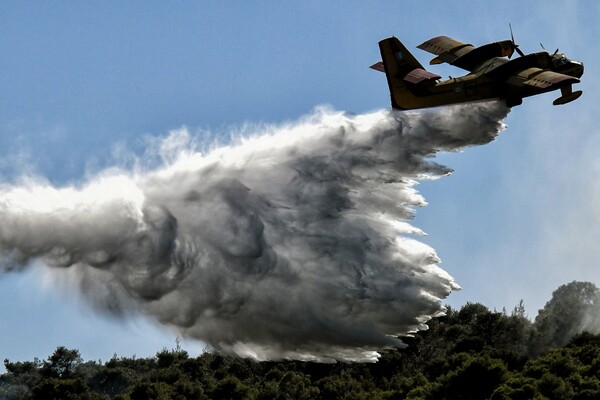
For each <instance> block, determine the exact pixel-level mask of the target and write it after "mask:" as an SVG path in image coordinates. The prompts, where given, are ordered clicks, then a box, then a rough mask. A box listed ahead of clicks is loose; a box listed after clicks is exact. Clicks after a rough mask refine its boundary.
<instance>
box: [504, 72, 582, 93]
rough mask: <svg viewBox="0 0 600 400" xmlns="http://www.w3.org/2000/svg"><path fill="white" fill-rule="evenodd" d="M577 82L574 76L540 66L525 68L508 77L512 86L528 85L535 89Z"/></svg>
mask: <svg viewBox="0 0 600 400" xmlns="http://www.w3.org/2000/svg"><path fill="white" fill-rule="evenodd" d="M577 82H579V79H577V78H575V77H574V76H570V75H565V74H560V73H558V72H554V71H549V70H544V69H541V68H527V69H525V70H523V71H520V72H518V73H517V74H515V75H513V76H512V77H510V78H509V79H508V83H509V84H512V85H514V86H529V87H532V88H537V89H551V88H559V87H561V86H564V85H569V84H573V83H577Z"/></svg>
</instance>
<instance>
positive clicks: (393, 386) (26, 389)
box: [0, 282, 600, 400]
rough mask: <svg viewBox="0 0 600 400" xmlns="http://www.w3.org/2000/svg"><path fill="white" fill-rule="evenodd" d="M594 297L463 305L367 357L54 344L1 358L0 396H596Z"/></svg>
mask: <svg viewBox="0 0 600 400" xmlns="http://www.w3.org/2000/svg"><path fill="white" fill-rule="evenodd" d="M599 299H600V297H599V296H598V289H597V288H596V287H595V286H594V285H593V284H590V283H586V282H583V283H582V282H572V283H570V284H568V285H563V286H561V287H560V288H559V289H557V291H555V292H554V294H553V298H552V300H550V301H549V302H548V304H547V305H546V307H545V308H544V309H543V310H541V311H540V313H539V315H538V317H537V318H536V319H535V321H534V322H531V321H530V320H529V319H528V318H527V316H526V314H525V308H524V306H523V303H522V302H521V303H520V304H519V305H518V306H517V307H515V309H514V310H513V312H512V313H511V314H510V315H508V314H507V313H506V312H494V311H490V310H489V309H488V308H486V307H485V306H483V305H481V304H476V303H468V304H466V305H465V306H463V307H462V308H461V309H460V310H452V309H448V312H447V315H446V316H445V317H441V318H437V319H434V320H433V321H431V322H430V323H429V326H430V329H429V330H428V331H425V332H422V333H420V334H417V335H416V336H414V337H408V338H403V340H404V341H406V342H407V343H408V344H409V347H408V348H406V349H402V350H390V351H387V352H385V353H384V354H382V357H381V359H380V360H379V362H378V363H374V364H341V363H338V364H315V363H307V362H297V361H282V362H260V363H259V362H253V361H250V360H244V359H238V358H233V357H228V356H224V355H220V354H216V353H214V352H205V353H203V354H201V355H199V356H198V357H190V356H189V355H188V353H186V352H185V351H183V350H181V348H180V347H179V345H177V347H176V348H175V349H173V350H167V349H163V350H162V351H159V352H158V353H157V354H156V356H155V357H151V358H135V357H133V358H126V357H117V356H114V357H113V358H112V359H111V360H109V361H107V362H106V363H100V362H84V361H83V360H82V359H81V357H80V355H79V352H78V351H77V350H71V349H67V348H65V347H58V348H57V349H56V351H55V352H54V353H53V354H52V355H50V356H49V357H48V358H47V359H46V360H44V361H40V360H38V359H35V360H33V361H24V362H12V361H10V360H5V361H4V366H5V368H6V372H5V373H4V374H2V375H0V399H121V400H137V399H257V400H262V399H279V400H284V399H290V400H291V399H330V398H335V399H348V400H350V399H351V400H355V399H356V400H358V399H368V400H383V399H387V400H395V399H413V400H416V399H433V400H436V399H438V400H445V399H492V400H506V399H517V400H518V399H523V400H525V399H572V400H588V399H598V398H600V335H595V334H592V333H589V332H581V328H582V326H585V325H584V324H585V323H587V324H588V325H587V326H591V325H590V321H594V318H593V317H590V316H589V315H588V314H589V312H590V310H592V307H593V306H594V305H597V304H600V303H598V300H599ZM573 316H579V317H582V318H584V319H585V321H587V322H585V321H584V323H582V322H581V321H577V320H576V319H575V318H573ZM563 330H564V331H568V332H570V334H569V335H565V332H563ZM573 335H574V336H573Z"/></svg>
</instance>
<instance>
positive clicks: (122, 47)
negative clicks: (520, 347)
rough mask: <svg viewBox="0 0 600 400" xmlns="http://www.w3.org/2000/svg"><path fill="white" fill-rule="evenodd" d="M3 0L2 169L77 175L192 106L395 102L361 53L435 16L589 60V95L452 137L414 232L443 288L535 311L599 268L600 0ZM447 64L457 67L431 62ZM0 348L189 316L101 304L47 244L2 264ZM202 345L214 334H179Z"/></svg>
mask: <svg viewBox="0 0 600 400" xmlns="http://www.w3.org/2000/svg"><path fill="white" fill-rule="evenodd" d="M413 3H414V4H412V3H409V2H392V1H380V2H364V1H362V2H360V1H345V2H327V3H323V2H317V1H303V2H295V3H291V2H287V3H285V4H284V3H278V2H270V1H259V2H252V3H249V2H191V1H189V2H188V1H181V2H177V3H160V2H135V1H131V2H95V1H91V2H85V3H82V2H74V1H73V2H71V1H65V2H60V3H48V2H39V3H37V4H34V3H23V2H10V1H9V2H3V3H2V4H0V38H2V39H0V54H2V56H1V57H0V71H1V72H2V73H1V74H0V90H1V92H2V96H0V150H1V151H0V180H2V181H4V182H7V183H14V182H18V181H19V179H21V178H22V177H23V176H32V175H33V176H38V177H43V178H44V179H46V180H48V181H49V182H51V183H52V184H53V185H56V186H65V185H77V184H80V183H82V182H84V181H85V180H86V178H87V177H89V176H93V175H94V174H95V173H97V172H98V171H102V170H104V169H106V168H110V167H112V166H121V165H125V164H127V160H128V157H129V155H131V154H135V155H138V156H140V157H142V156H143V155H144V152H145V149H146V148H147V145H148V142H149V141H151V140H152V138H161V137H165V136H167V135H168V134H169V132H170V131H172V130H176V129H178V128H181V127H183V126H185V127H187V128H188V129H189V130H191V131H193V132H196V133H197V137H198V138H200V139H201V140H205V141H206V143H213V142H214V141H215V139H218V140H219V141H223V142H226V141H227V140H228V139H229V134H230V132H232V131H236V129H239V128H240V127H241V126H243V125H244V124H246V123H283V122H286V121H294V120H297V119H299V118H301V117H302V116H303V115H307V114H309V113H311V112H312V111H313V110H314V109H315V107H317V106H320V105H324V104H325V105H329V106H331V107H332V108H334V109H336V110H340V111H344V112H347V113H349V114H363V113H369V112H372V111H374V110H380V109H386V108H389V107H390V104H389V93H388V89H387V84H386V82H385V77H384V76H383V75H382V74H380V73H377V72H375V71H373V70H370V69H369V68H368V66H369V65H371V64H373V63H374V62H376V61H378V60H379V59H380V56H379V49H378V46H377V42H378V41H379V40H381V39H383V38H386V37H389V36H392V35H393V36H397V37H398V38H400V39H401V40H402V41H403V43H404V44H405V45H406V46H407V47H408V48H409V49H414V52H413V54H414V55H415V56H416V57H417V58H418V59H419V60H420V61H421V63H422V64H424V65H427V64H428V60H429V59H430V57H431V55H429V54H428V53H425V52H422V51H420V50H418V49H416V48H415V47H416V46H417V45H419V44H420V43H422V42H423V41H425V40H427V39H429V38H431V37H434V36H438V35H447V36H451V37H453V38H455V39H458V40H461V41H464V42H469V43H472V44H474V45H482V44H485V43H488V42H492V41H497V40H503V39H507V38H509V37H510V32H509V30H508V23H509V22H510V23H512V27H513V30H514V34H515V38H516V40H517V42H518V43H519V44H520V46H521V49H522V50H523V51H524V52H526V53H528V52H534V51H540V50H541V48H540V43H543V45H544V46H545V47H546V49H548V50H549V51H553V50H554V49H555V48H557V47H558V48H560V51H562V52H565V54H566V55H567V56H568V57H570V58H573V59H575V60H580V61H582V62H583V63H584V64H585V74H584V76H583V78H582V83H581V84H579V85H578V86H579V88H580V89H582V90H583V91H584V94H583V96H582V97H581V98H580V99H579V100H578V101H576V102H573V103H571V104H567V105H565V106H562V107H555V106H552V100H553V99H554V98H555V97H557V96H558V94H557V93H556V92H553V93H550V94H545V95H541V96H537V97H534V98H528V99H525V100H524V103H523V105H522V106H519V107H515V108H514V109H513V110H512V111H511V113H510V114H509V115H508V118H507V119H506V121H505V122H506V124H507V125H508V128H507V129H506V131H504V132H503V133H502V134H501V135H500V137H499V138H498V139H497V140H496V141H494V142H492V143H490V144H488V145H485V146H480V147H476V148H470V149H467V150H465V151H464V152H461V153H452V154H440V155H438V157H437V161H438V162H440V163H442V164H445V165H447V166H449V167H451V168H452V169H454V170H455V172H454V173H453V174H452V175H451V176H449V177H444V178H442V179H439V180H435V181H423V182H421V184H420V185H419V186H418V190H419V191H420V192H421V193H422V194H423V195H424V196H425V198H426V199H427V201H428V203H429V205H428V206H426V207H423V208H420V209H418V210H417V214H416V219H415V221H414V222H413V224H414V225H415V226H417V227H418V228H420V229H422V230H424V231H425V232H426V233H427V234H428V236H426V237H424V238H420V240H422V241H424V242H425V243H427V244H429V245H430V246H432V247H433V248H435V249H436V251H437V253H438V255H439V257H440V258H441V259H442V264H441V266H442V268H444V269H445V270H446V271H448V272H449V273H450V274H451V275H452V276H453V277H454V278H455V279H456V281H457V282H458V284H460V285H461V286H462V288H463V289H462V291H460V292H455V293H452V294H451V295H450V297H449V298H448V299H447V301H446V302H447V304H449V305H450V306H452V307H460V306H461V305H462V304H465V303H466V302H468V301H470V302H481V303H483V304H484V305H486V306H488V307H490V308H492V309H494V308H495V309H497V310H501V309H502V308H503V307H505V308H506V309H507V310H509V311H510V310H511V309H512V308H513V307H514V306H515V305H517V304H518V303H519V301H520V300H523V301H524V304H525V307H526V310H527V312H528V314H529V316H530V317H535V315H536V314H537V310H538V309H539V308H541V307H543V305H544V304H545V302H546V301H548V300H549V299H550V296H551V293H552V291H553V290H554V289H556V288H557V287H558V286H560V285H561V284H564V283H568V282H570V281H573V280H584V281H591V282H594V283H596V284H597V285H600V273H599V271H598V269H597V268H598V265H599V264H600V246H598V245H597V243H598V241H599V239H600V235H599V233H600V230H599V226H600V207H599V206H598V204H600V202H599V201H600V184H599V183H598V182H599V179H598V176H599V174H600V162H599V161H598V159H597V157H596V156H595V154H596V152H597V149H598V148H600V137H599V136H598V135H597V133H598V130H599V129H598V128H597V125H596V124H595V118H597V107H596V104H597V99H598V83H599V80H598V78H597V76H598V74H597V69H598V66H597V65H598V62H599V61H600V60H599V50H598V49H597V46H595V45H593V41H592V38H596V37H599V35H600V32H598V30H599V29H600V28H598V24H597V23H596V22H597V21H598V17H600V5H599V4H598V3H597V2H594V1H530V2H527V3H525V4H523V3H522V2H517V1H503V2H497V3H492V2H485V3H484V2H478V1H461V2H452V1H450V2H439V4H432V3H427V4H425V3H423V4H417V2H413ZM430 70H432V71H434V72H436V73H439V74H440V75H443V76H447V75H452V76H458V75H460V74H461V71H460V70H458V69H454V68H452V67H448V66H433V67H431V68H430ZM0 302H1V304H2V306H1V307H0V321H2V322H1V323H0V357H1V358H2V359H4V358H9V359H11V360H31V359H33V358H34V357H39V358H42V359H43V358H46V357H47V356H48V355H50V354H51V353H52V352H53V351H54V349H55V348H56V347H57V346H61V345H64V346H67V347H69V348H77V349H79V350H80V352H81V354H82V356H83V357H84V358H85V359H95V360H97V359H101V360H108V359H110V358H111V357H112V356H113V354H117V355H119V356H132V355H137V356H149V355H153V354H155V353H156V352H157V351H159V350H160V349H162V348H164V347H166V348H173V347H174V346H175V340H176V336H177V334H176V333H174V332H171V331H169V330H167V329H165V328H163V327H160V326H158V325H157V324H155V323H154V322H152V321H151V320H149V319H145V318H143V317H134V318H129V319H126V320H125V319H119V318H115V317H109V316H105V315H100V314H98V313H95V312H93V311H92V310H91V309H90V307H89V306H88V305H87V304H86V303H85V302H84V301H82V299H81V297H80V296H79V295H78V294H77V292H76V291H75V290H72V289H70V288H68V287H65V286H62V285H56V284H55V283H54V281H53V280H51V279H48V269H47V268H46V267H44V266H43V265H40V264H39V263H37V264H35V265H31V266H30V267H29V268H27V269H26V270H25V271H23V272H14V273H9V274H4V275H2V276H0ZM183 346H184V348H186V349H187V350H188V351H189V352H190V353H192V354H197V353H198V352H200V351H202V348H203V346H202V344H201V343H199V342H194V341H190V340H184V341H183Z"/></svg>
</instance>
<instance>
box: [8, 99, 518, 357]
mask: <svg viewBox="0 0 600 400" xmlns="http://www.w3.org/2000/svg"><path fill="white" fill-rule="evenodd" d="M507 112H508V109H507V108H506V107H504V106H503V105H501V104H499V103H495V102H491V103H479V104H467V105H460V106H452V107H447V108H439V109H434V110H430V111H425V112H411V113H401V112H390V111H381V112H375V113H372V114H367V115H359V116H347V115H344V114H343V113H340V112H333V111H328V110H324V109H319V110H317V111H316V112H315V113H314V114H313V115H310V116H308V117H306V118H304V119H302V120H300V121H298V122H296V123H291V124H288V125H283V126H270V127H262V128H260V129H259V130H258V131H257V132H251V133H249V134H248V135H247V136H246V138H245V139H243V140H240V141H239V142H238V143H235V144H231V145H229V146H225V147H220V148H216V149H214V150H212V151H210V152H208V153H206V154H200V153H198V152H196V151H195V150H194V148H193V145H192V143H191V140H190V136H189V134H187V132H186V131H185V130H182V131H179V132H178V133H173V134H171V135H170V136H169V137H167V138H166V139H165V140H164V142H163V146H162V149H163V151H164V153H163V154H162V156H163V159H164V160H167V161H165V165H163V166H161V167H160V168H156V169H154V170H152V171H146V172H143V173H142V172H139V171H138V172H133V171H132V172H124V171H121V172H115V171H112V172H109V171H106V172H105V173H103V174H100V175H98V176H96V177H95V178H92V179H90V180H89V182H87V183H86V184H84V185H82V186H81V187H62V188H56V187H52V186H50V185H48V184H46V183H40V180H34V179H29V180H26V181H24V182H23V183H21V184H19V185H1V186H0V221H2V224H1V225H0V252H1V255H2V265H3V268H4V269H5V270H9V269H15V268H23V267H25V266H27V265H29V264H31V262H32V261H34V260H41V261H42V262H43V263H44V264H46V265H47V266H49V267H50V268H53V271H56V273H57V274H58V275H61V271H62V272H64V271H68V275H69V276H70V277H71V278H72V279H74V280H75V281H76V282H77V283H78V284H79V288H80V289H81V292H82V293H83V294H84V295H85V297H86V298H87V299H88V300H90V302H91V303H92V305H93V306H94V307H96V308H97V309H101V310H104V311H109V312H113V313H122V312H123V311H124V310H128V311H139V312H141V313H144V314H146V315H150V316H152V317H153V318H155V319H156V320H158V321H160V322H161V323H163V324H165V325H168V326H170V327H173V328H175V329H177V330H178V331H179V332H180V333H181V334H183V335H185V336H188V337H193V338H197V339H201V340H203V341H205V342H207V343H208V344H210V345H211V346H212V347H213V348H215V349H218V350H221V351H224V352H228V353H233V354H237V355H240V356H244V357H251V358H254V359H259V360H266V359H300V360H315V361H332V360H344V361H375V360H376V359H377V357H378V356H379V354H378V353H377V351H378V350H381V349H384V348H388V347H395V346H402V345H403V344H402V342H401V341H400V340H399V339H398V338H397V336H398V335H404V334H407V333H410V332H414V331H416V330H421V329H426V325H425V322H427V321H428V320H429V319H430V318H432V317H435V316H439V315H441V314H443V312H444V308H443V307H442V304H441V302H442V300H443V299H444V298H445V297H447V296H448V295H449V294H450V292H451V291H452V290H456V289H459V287H458V285H457V284H456V283H455V282H454V281H453V279H452V277H451V276H449V275H448V274H447V273H446V272H445V271H444V270H442V269H441V268H439V267H438V263H439V259H438V257H437V256H436V254H435V252H434V251H433V249H431V248H429V247H428V246H426V245H424V244H422V243H420V242H418V241H416V240H415V239H413V238H412V236H414V235H415V234H417V235H418V234H421V233H422V232H421V231H420V230H419V229H417V228H415V227H413V226H412V225H410V224H409V223H407V221H408V220H411V219H412V218H413V213H414V207H416V206H423V205H425V204H426V202H425V200H424V199H423V197H422V196H421V195H420V194H419V193H418V192H417V191H416V190H415V188H414V186H415V183H416V182H415V179H427V178H435V177H438V176H441V175H446V174H448V173H450V172H451V171H450V170H449V169H448V168H446V167H443V166H440V165H438V164H435V163H433V162H431V161H430V157H431V156H433V155H434V154H435V153H436V152H438V151H457V150H460V149H462V148H464V147H466V146H470V145H476V144H484V143H488V142H490V141H491V140H493V139H494V138H495V137H496V136H497V134H498V133H499V132H500V131H501V130H502V129H503V124H502V123H501V121H502V120H503V118H504V117H505V116H506V114H507Z"/></svg>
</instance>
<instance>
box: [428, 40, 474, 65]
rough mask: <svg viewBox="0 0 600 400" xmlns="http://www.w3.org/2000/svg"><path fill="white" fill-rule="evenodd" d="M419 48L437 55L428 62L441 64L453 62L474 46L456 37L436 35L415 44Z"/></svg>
mask: <svg viewBox="0 0 600 400" xmlns="http://www.w3.org/2000/svg"><path fill="white" fill-rule="evenodd" d="M417 48H419V49H421V50H425V51H427V52H429V53H431V54H435V55H436V56H437V57H436V58H434V59H433V60H431V61H430V64H432V65H433V64H441V63H443V62H447V63H448V64H453V62H454V61H455V60H456V59H457V58H459V57H461V56H464V55H465V54H467V53H469V52H470V51H472V50H473V49H475V47H474V46H473V45H472V44H468V43H463V42H459V41H458V40H456V39H452V38H450V37H448V36H438V37H434V38H433V39H429V40H428V41H426V42H424V43H421V44H420V45H418V46H417Z"/></svg>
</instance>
